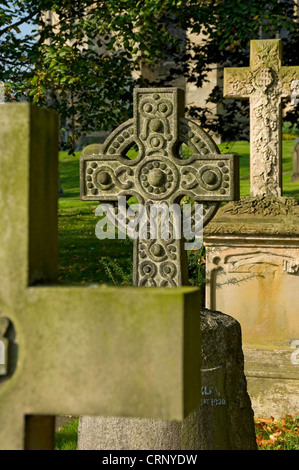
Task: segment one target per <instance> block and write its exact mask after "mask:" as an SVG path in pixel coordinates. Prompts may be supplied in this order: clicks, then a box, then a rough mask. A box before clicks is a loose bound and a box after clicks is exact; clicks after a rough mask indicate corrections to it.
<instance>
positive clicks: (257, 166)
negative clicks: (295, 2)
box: [224, 39, 299, 197]
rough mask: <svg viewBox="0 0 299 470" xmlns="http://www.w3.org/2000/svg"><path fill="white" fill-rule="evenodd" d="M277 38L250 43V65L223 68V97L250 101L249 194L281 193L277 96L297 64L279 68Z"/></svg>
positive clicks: (284, 92) (287, 90) (288, 87)
mask: <svg viewBox="0 0 299 470" xmlns="http://www.w3.org/2000/svg"><path fill="white" fill-rule="evenodd" d="M281 61H282V41H281V39H265V40H264V39H263V40H254V41H251V43H250V67H232V68H225V69H224V96H225V97H226V98H237V99H244V98H249V100H250V194H251V195H252V196H262V195H272V196H275V197H278V196H281V195H282V149H281V123H282V115H281V99H282V98H284V97H290V96H291V95H292V83H293V82H294V80H298V79H299V66H297V67H296V66H290V67H283V66H281Z"/></svg>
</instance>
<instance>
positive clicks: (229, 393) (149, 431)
mask: <svg viewBox="0 0 299 470" xmlns="http://www.w3.org/2000/svg"><path fill="white" fill-rule="evenodd" d="M201 318H202V320H201V331H202V338H203V342H202V349H201V362H202V368H201V380H202V403H201V406H200V407H199V408H198V409H197V410H196V411H194V412H192V413H190V415H189V416H188V417H187V418H186V419H185V420H184V421H183V422H182V424H181V423H178V422H175V421H164V420H153V419H149V420H148V419H147V420H144V419H132V418H123V419H119V418H110V419H105V418H95V417H89V416H84V417H82V418H81V420H80V424H79V437H78V449H80V450H88V449H89V450H136V449H139V450H217V449H225V450H227V449H234V450H254V449H256V442H255V431H254V422H253V412H252V409H251V403H250V399H249V396H248V394H247V390H246V379H245V376H244V358H243V353H242V344H241V329H240V325H239V323H238V322H237V321H236V320H234V319H233V318H232V317H229V316H228V315H223V314H222V313H220V312H212V311H209V310H204V311H203V312H202V317H201Z"/></svg>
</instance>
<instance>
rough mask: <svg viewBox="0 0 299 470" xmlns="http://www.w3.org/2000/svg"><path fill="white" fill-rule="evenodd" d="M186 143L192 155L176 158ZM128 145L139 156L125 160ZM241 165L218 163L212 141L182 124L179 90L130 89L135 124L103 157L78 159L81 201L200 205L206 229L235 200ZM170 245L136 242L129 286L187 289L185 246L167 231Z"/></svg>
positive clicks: (113, 138) (115, 136)
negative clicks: (187, 201)
mask: <svg viewBox="0 0 299 470" xmlns="http://www.w3.org/2000/svg"><path fill="white" fill-rule="evenodd" d="M182 143H184V144H186V145H187V146H188V147H189V148H191V149H192V150H193V155H192V156H191V157H189V158H187V159H182V158H180V154H179V147H180V145H181V144H182ZM133 145H137V147H138V156H137V158H135V159H131V160H130V159H128V158H127V157H126V153H127V151H128V149H130V148H131V147H132V146H133ZM238 178H239V172H238V157H237V156H236V155H227V154H225V155H221V154H220V152H219V150H218V148H217V146H216V145H215V143H214V142H213V140H212V139H211V138H210V137H209V136H208V135H207V134H206V133H205V132H204V131H203V130H202V129H201V128H200V127H199V126H198V125H197V124H196V123H194V122H192V121H190V120H189V119H185V118H184V93H183V90H181V89H178V88H157V89H146V88H145V89H135V90H134V117H133V118H132V119H130V120H128V121H126V122H125V123H124V124H122V125H121V126H119V127H118V128H117V129H116V130H115V131H114V132H112V134H111V135H110V136H109V137H108V139H107V140H106V142H105V143H104V145H103V151H102V153H101V154H99V155H97V156H95V155H89V156H88V155H82V157H81V198H82V199H83V200H85V201H90V200H91V201H105V202H106V201H109V202H110V201H112V202H113V201H114V202H115V201H117V199H118V198H119V197H120V196H135V197H137V199H138V201H139V202H140V203H141V204H143V205H146V206H147V208H150V207H151V205H152V204H153V203H156V204H162V203H164V204H167V207H171V205H172V204H174V203H179V202H180V201H181V199H182V198H183V197H184V196H189V197H190V198H191V199H192V200H194V201H195V202H198V203H202V204H203V224H206V223H207V222H208V221H209V220H210V219H211V218H212V217H213V215H214V214H215V212H216V210H217V209H218V207H219V205H220V202H221V201H231V200H234V199H238V197H239V181H238ZM169 232H170V237H169V239H167V240H164V239H162V237H158V238H157V239H155V240H152V239H145V238H142V239H137V240H135V246H134V270H133V272H134V285H139V286H158V287H159V286H160V287H161V286H179V285H184V284H187V282H188V275H187V257H186V252H185V250H184V249H183V247H182V240H180V239H175V238H174V236H173V231H172V230H171V228H170V230H169Z"/></svg>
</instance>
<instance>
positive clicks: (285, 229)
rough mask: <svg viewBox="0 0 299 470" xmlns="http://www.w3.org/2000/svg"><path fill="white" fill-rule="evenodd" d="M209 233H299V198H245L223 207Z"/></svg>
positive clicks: (208, 227) (209, 234)
mask: <svg viewBox="0 0 299 470" xmlns="http://www.w3.org/2000/svg"><path fill="white" fill-rule="evenodd" d="M205 235H206V236H213V235H219V236H220V235H239V236H240V237H241V236H245V235H260V236H262V235H281V236H283V235H285V236H289V237H296V236H299V204H298V201H297V200H296V199H295V198H288V197H280V198H274V197H268V196H267V197H266V196H261V197H249V196H248V197H247V196H245V197H242V198H241V199H240V200H239V201H234V202H229V203H228V204H226V205H225V206H223V207H221V208H220V209H219V211H218V213H217V215H216V216H215V218H214V219H213V220H211V221H210V223H209V224H208V226H207V227H206V229H205Z"/></svg>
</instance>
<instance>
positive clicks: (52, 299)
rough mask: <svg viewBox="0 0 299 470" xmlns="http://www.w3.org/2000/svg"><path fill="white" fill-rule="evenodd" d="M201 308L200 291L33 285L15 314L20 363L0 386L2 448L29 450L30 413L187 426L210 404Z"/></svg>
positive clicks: (17, 306) (12, 318) (12, 317)
mask: <svg viewBox="0 0 299 470" xmlns="http://www.w3.org/2000/svg"><path fill="white" fill-rule="evenodd" d="M200 303H201V295H200V290H199V289H197V288H192V287H186V288H179V289H167V288H165V289H147V288H139V289H135V288H133V287H132V288H127V289H125V292H124V290H123V288H103V287H100V286H91V287H82V286H80V287H76V286H74V287H61V286H53V287H30V288H28V289H27V291H26V295H25V296H24V299H23V301H22V302H19V304H18V305H16V306H15V308H14V311H13V312H12V313H11V315H10V319H11V321H12V322H13V324H14V325H15V329H16V334H17V339H18V367H17V370H16V371H15V373H14V374H13V376H12V377H11V379H10V380H8V381H6V382H4V383H0V422H1V426H0V448H1V449H5V448H6V449H19V448H22V446H23V428H24V416H25V415H45V414H47V415H53V416H55V415H59V414H72V415H75V416H76V415H79V416H80V415H96V416H132V417H143V418H146V417H147V418H153V419H154V418H157V419H169V420H178V421H180V420H182V419H183V418H184V417H185V416H187V415H188V414H189V413H190V412H191V411H192V410H194V409H196V408H197V407H198V405H199V404H200V399H201V396H200V388H201V384H200V374H199V370H200V357H201V341H200V313H199V312H198V311H197V309H194V305H200ZM165 384H167V387H166V386H165Z"/></svg>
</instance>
